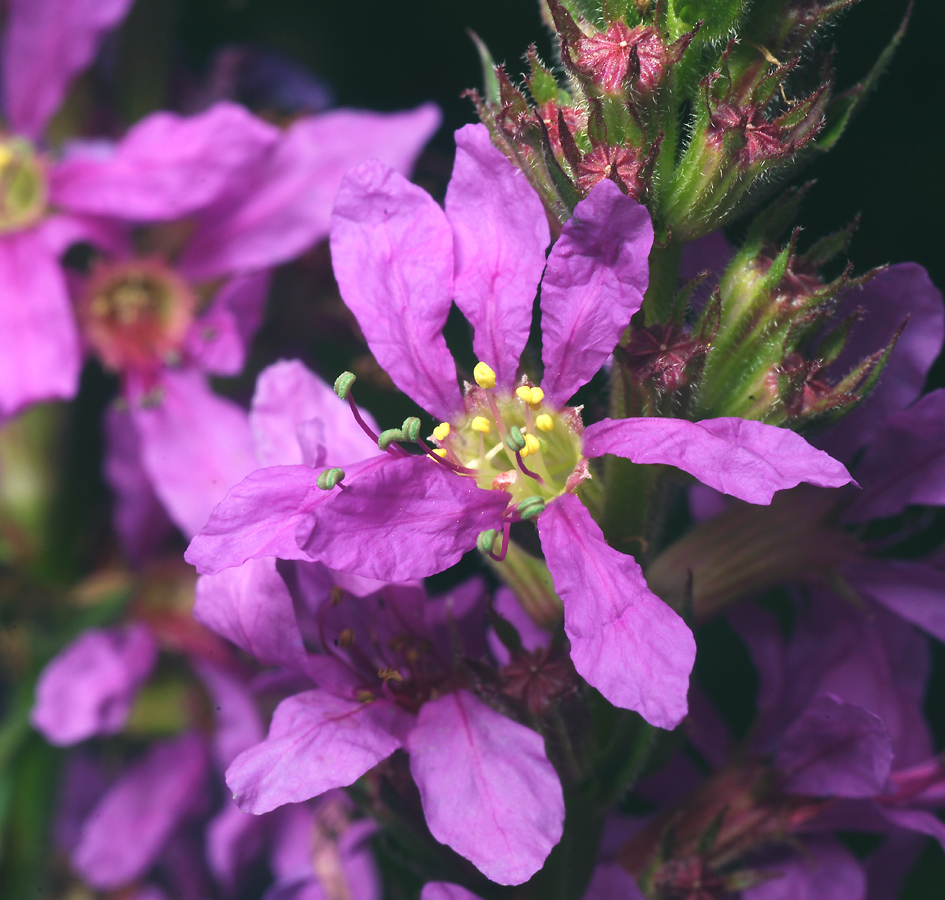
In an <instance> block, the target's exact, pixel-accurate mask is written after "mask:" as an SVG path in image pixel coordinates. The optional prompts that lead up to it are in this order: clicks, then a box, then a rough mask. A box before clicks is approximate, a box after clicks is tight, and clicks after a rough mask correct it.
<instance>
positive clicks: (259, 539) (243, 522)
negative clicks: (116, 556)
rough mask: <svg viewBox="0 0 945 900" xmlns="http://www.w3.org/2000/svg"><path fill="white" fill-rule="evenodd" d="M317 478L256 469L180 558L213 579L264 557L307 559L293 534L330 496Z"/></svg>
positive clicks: (380, 461)
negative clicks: (217, 574) (224, 571)
mask: <svg viewBox="0 0 945 900" xmlns="http://www.w3.org/2000/svg"><path fill="white" fill-rule="evenodd" d="M388 462H389V460H388V457H387V454H384V456H382V457H381V456H378V457H374V458H372V459H369V460H366V461H365V462H363V463H361V464H359V465H356V466H352V467H350V468H349V469H347V470H346V471H347V473H348V475H349V476H350V477H351V478H354V477H355V476H356V475H357V474H358V473H360V472H364V471H367V470H369V469H371V468H373V467H377V466H379V465H386V464H387V463H388ZM318 474H319V473H318V472H317V471H315V470H314V469H312V468H310V467H309V466H271V467H270V468H268V469H257V470H256V471H255V472H253V473H252V474H251V475H248V476H247V477H246V478H244V479H243V480H242V481H241V482H240V483H239V484H238V485H236V487H234V488H232V489H231V490H230V492H229V493H228V494H227V495H226V497H225V498H224V499H223V501H222V502H221V503H219V504H217V506H216V508H215V509H214V510H213V513H212V514H211V515H210V518H209V520H208V521H207V524H206V525H205V526H204V527H203V528H202V529H201V530H200V532H199V533H198V534H197V535H196V537H195V538H194V539H193V540H192V541H191V542H190V546H189V547H188V548H187V551H186V552H185V553H184V559H186V560H187V562H189V563H190V564H191V565H192V566H195V567H196V569H197V571H198V572H199V573H200V574H201V575H214V574H216V573H217V572H221V571H223V569H229V568H231V567H232V566H241V565H242V564H243V563H244V562H246V560H248V559H260V558H262V557H265V556H277V557H279V558H280V559H308V558H309V557H308V555H307V554H306V552H305V551H303V550H302V549H301V548H300V547H299V545H298V543H297V541H296V539H295V534H296V530H297V529H298V528H300V527H301V526H302V525H303V524H304V523H305V522H307V521H308V519H309V517H310V516H311V515H312V513H313V512H314V510H315V508H316V507H318V506H319V505H322V504H325V503H327V502H328V501H329V500H330V499H331V498H332V496H333V492H331V491H323V490H320V489H319V487H318ZM335 490H336V491H337V488H336V489H335Z"/></svg>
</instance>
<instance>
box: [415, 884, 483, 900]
mask: <svg viewBox="0 0 945 900" xmlns="http://www.w3.org/2000/svg"><path fill="white" fill-rule="evenodd" d="M420 900H481V898H480V897H479V895H478V894H474V893H472V892H471V891H467V890H466V888H464V887H460V886H459V885H458V884H449V883H448V882H446V881H428V882H427V883H426V884H425V885H424V886H423V890H422V891H421V892H420Z"/></svg>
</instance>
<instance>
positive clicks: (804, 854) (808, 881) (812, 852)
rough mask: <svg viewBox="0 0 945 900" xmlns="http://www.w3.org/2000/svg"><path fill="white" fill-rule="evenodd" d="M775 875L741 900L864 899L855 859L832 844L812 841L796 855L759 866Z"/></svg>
mask: <svg viewBox="0 0 945 900" xmlns="http://www.w3.org/2000/svg"><path fill="white" fill-rule="evenodd" d="M762 871H763V872H765V873H766V874H771V875H774V876H775V877H774V878H771V879H770V880H768V881H762V882H761V884H759V885H756V886H755V887H751V888H748V889H747V890H746V891H744V892H743V893H742V898H743V900H863V898H864V897H865V896H866V875H865V873H864V872H863V868H862V866H861V865H860V862H859V861H858V860H857V858H856V857H855V856H854V855H853V854H852V853H851V852H850V851H849V850H847V849H846V848H845V847H844V846H843V845H842V844H839V843H836V842H834V841H830V842H827V841H819V842H817V843H813V842H811V843H810V844H808V845H807V846H805V847H804V848H803V849H802V851H801V852H800V853H798V854H797V855H793V854H792V855H791V856H789V857H787V858H785V859H784V860H783V861H779V862H774V863H770V864H769V865H767V866H763V867H762Z"/></svg>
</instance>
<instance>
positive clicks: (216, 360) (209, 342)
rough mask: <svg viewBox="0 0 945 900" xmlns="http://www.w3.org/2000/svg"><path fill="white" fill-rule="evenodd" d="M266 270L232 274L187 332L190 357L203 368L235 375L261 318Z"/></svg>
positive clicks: (264, 303)
mask: <svg viewBox="0 0 945 900" xmlns="http://www.w3.org/2000/svg"><path fill="white" fill-rule="evenodd" d="M271 280H272V279H271V277H270V275H269V272H255V273H253V274H251V275H242V276H239V277H237V278H232V279H230V281H228V282H227V283H226V284H224V285H223V287H221V288H220V290H219V291H217V294H216V296H215V297H214V298H213V303H212V304H211V306H210V308H209V309H208V310H207V311H206V312H205V313H204V314H203V315H202V316H201V317H200V318H199V319H198V320H197V321H196V322H195V323H194V325H193V327H192V328H191V329H190V332H189V333H188V335H187V343H186V350H187V354H188V356H189V357H190V359H191V360H192V361H193V362H194V363H195V364H196V365H197V366H198V367H199V368H200V369H202V370H203V371H204V372H212V373H213V374H215V375H239V373H240V372H242V371H243V366H244V365H245V363H246V354H247V353H248V352H249V347H250V344H251V343H252V341H253V338H254V337H255V335H256V331H257V330H258V329H259V324H260V322H261V321H262V316H263V309H264V307H265V305H266V297H267V296H268V295H269V285H270V282H271Z"/></svg>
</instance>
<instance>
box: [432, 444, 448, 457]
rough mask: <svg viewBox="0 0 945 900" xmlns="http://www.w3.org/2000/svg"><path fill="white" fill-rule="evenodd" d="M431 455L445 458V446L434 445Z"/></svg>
mask: <svg viewBox="0 0 945 900" xmlns="http://www.w3.org/2000/svg"><path fill="white" fill-rule="evenodd" d="M433 455H434V456H438V457H440V459H446V447H434V448H433Z"/></svg>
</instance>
